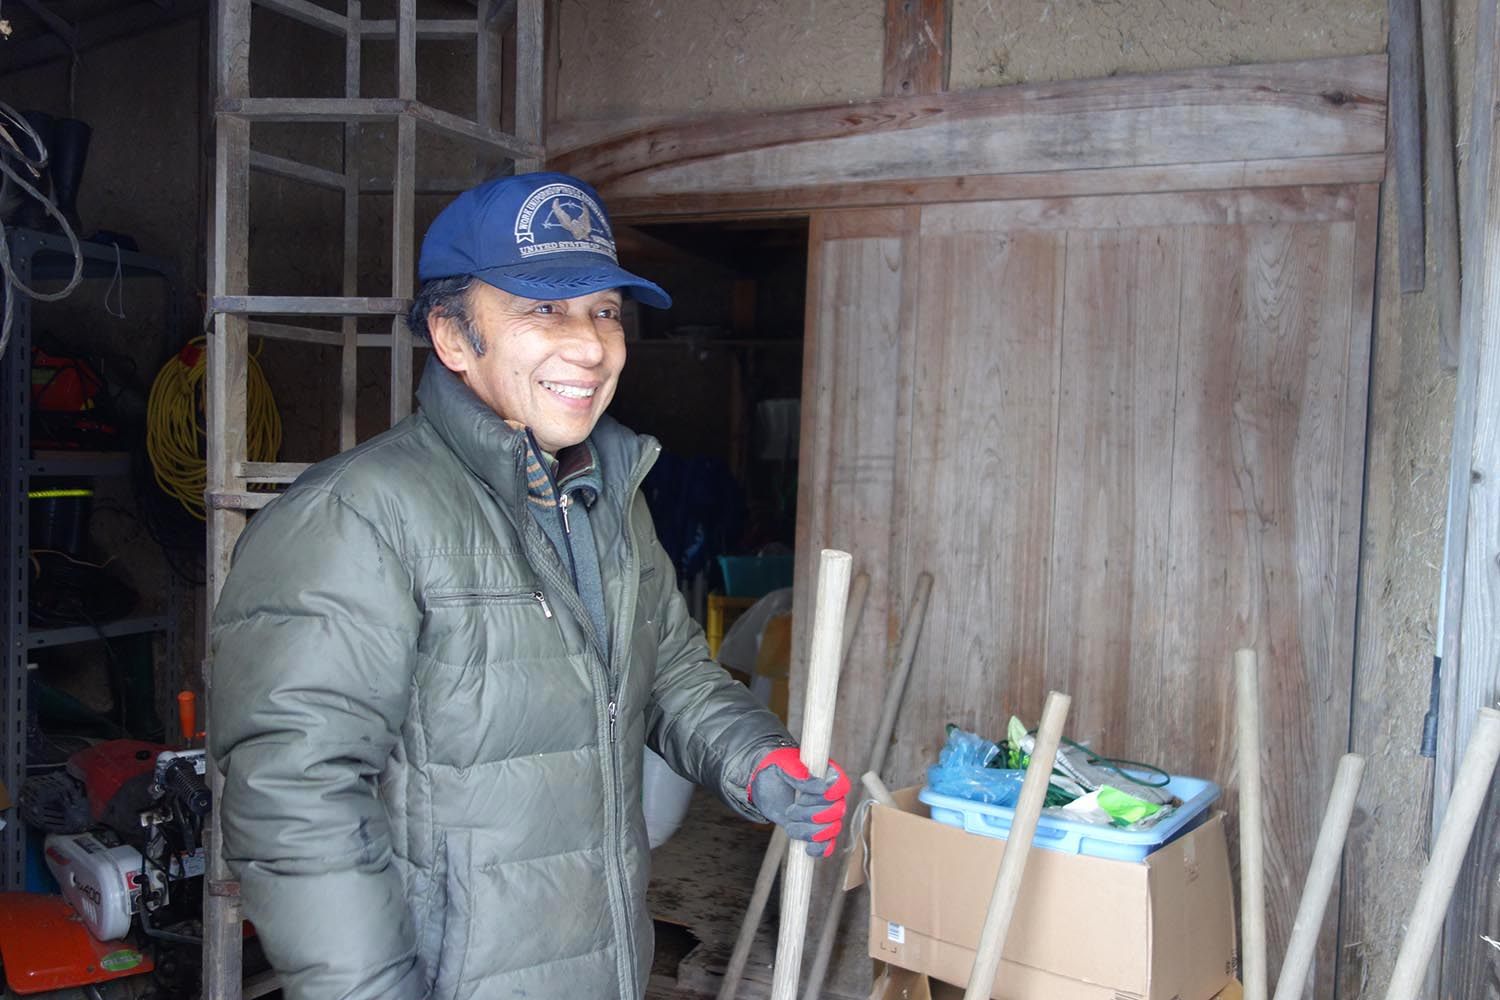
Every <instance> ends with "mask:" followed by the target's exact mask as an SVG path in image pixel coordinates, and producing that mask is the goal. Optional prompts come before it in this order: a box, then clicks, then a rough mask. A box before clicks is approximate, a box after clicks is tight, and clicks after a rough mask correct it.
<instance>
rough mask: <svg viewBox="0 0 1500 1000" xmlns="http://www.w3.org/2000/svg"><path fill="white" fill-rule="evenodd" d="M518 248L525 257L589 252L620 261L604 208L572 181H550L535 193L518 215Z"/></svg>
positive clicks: (522, 256)
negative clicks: (560, 182)
mask: <svg viewBox="0 0 1500 1000" xmlns="http://www.w3.org/2000/svg"><path fill="white" fill-rule="evenodd" d="M516 247H517V249H518V250H519V251H520V253H521V258H522V259H523V260H529V259H532V258H535V257H539V256H541V255H543V254H549V253H578V252H579V251H586V252H588V253H599V254H603V255H604V256H606V257H608V258H609V259H610V260H611V261H617V259H616V257H615V240H614V235H613V234H612V233H611V232H610V231H609V222H608V220H606V219H605V217H604V209H602V208H600V207H599V203H598V202H596V201H595V200H594V199H593V198H590V197H589V196H588V195H586V194H584V193H583V192H582V191H581V190H579V189H578V188H576V187H574V186H573V185H572V184H548V185H546V186H545V187H540V188H538V189H537V190H535V191H533V192H532V193H531V196H530V197H529V198H527V199H526V202H525V204H523V205H522V206H521V211H520V212H518V213H517V214H516Z"/></svg>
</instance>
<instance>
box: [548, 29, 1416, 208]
mask: <svg viewBox="0 0 1500 1000" xmlns="http://www.w3.org/2000/svg"><path fill="white" fill-rule="evenodd" d="M1385 88H1386V64H1385V58H1384V56H1380V55H1374V56H1351V57H1345V58H1338V59H1322V60H1314V61H1309V62H1299V63H1280V64H1275V65H1258V66H1231V67H1222V68H1217V69H1203V70H1185V71H1181V72H1175V73H1165V74H1160V75H1157V76H1149V77H1134V78H1130V77H1111V78H1108V79H1103V80H1088V81H1070V82H1065V83H1057V84H1038V85H1025V86H1015V87H997V88H993V89H988V90H978V91H967V92H963V93H956V94H934V95H927V96H921V97H910V98H888V99H884V100H879V101H872V102H868V103H865V104H856V105H835V106H829V107H820V108H803V109H796V110H791V111H782V112H768V113H755V114H741V115H732V116H728V117H723V116H719V117H694V118H688V119H679V120H677V121H675V122H665V123H663V122H657V123H653V124H649V125H646V126H643V127H639V128H632V127H629V126H626V127H625V129H624V130H622V131H621V132H618V133H616V134H613V135H609V136H607V137H604V138H601V139H599V141H597V142H594V143H592V144H590V145H588V146H585V147H584V148H581V149H580V148H573V149H568V150H564V151H561V152H560V153H559V154H558V155H555V156H553V157H552V158H551V161H550V162H551V165H552V166H553V167H555V168H557V169H560V170H564V171H566V172H569V173H573V174H577V175H578V176H581V177H583V178H585V179H587V180H589V181H590V182H592V183H593V184H595V186H597V187H598V188H599V189H600V190H601V192H603V194H604V195H605V197H607V198H608V199H609V202H610V205H611V208H613V207H614V206H615V205H616V203H617V201H618V200H619V199H621V198H648V197H655V196H671V197H674V198H692V197H699V196H712V197H719V196H723V195H725V194H734V195H736V196H740V195H746V194H751V193H756V194H761V195H764V196H770V193H772V192H778V191H782V190H785V189H789V188H790V189H809V188H827V189H828V191H829V194H830V195H832V196H836V194H837V191H838V189H840V188H842V187H845V186H847V185H849V184H850V183H854V184H881V183H891V182H912V181H926V180H934V179H952V178H965V177H967V178H979V177H995V176H1006V175H1016V174H1038V175H1040V174H1058V173H1065V172H1078V171H1102V170H1124V169H1131V170H1146V171H1158V172H1162V173H1175V172H1178V171H1194V170H1203V169H1208V170H1215V169H1219V168H1218V167H1216V165H1221V164H1225V163H1230V164H1255V163H1263V162H1268V161H1269V162H1278V163H1285V162H1291V161H1297V160H1304V159H1312V160H1326V159H1327V158H1331V157H1346V156H1358V155H1364V154H1383V153H1384V149H1385ZM574 135H575V136H577V135H578V133H577V132H574ZM933 150H942V151H943V155H941V156H934V155H933ZM1166 164H1170V165H1172V166H1164V165H1166ZM815 204H816V203H815Z"/></svg>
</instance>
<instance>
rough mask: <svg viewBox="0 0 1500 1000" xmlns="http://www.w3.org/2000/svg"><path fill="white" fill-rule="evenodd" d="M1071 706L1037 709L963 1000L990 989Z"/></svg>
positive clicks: (978, 998) (1057, 701)
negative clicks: (1039, 718) (1033, 736)
mask: <svg viewBox="0 0 1500 1000" xmlns="http://www.w3.org/2000/svg"><path fill="white" fill-rule="evenodd" d="M1072 702H1073V699H1072V698H1070V697H1068V696H1067V695H1065V694H1060V693H1058V692H1057V691H1053V692H1050V693H1049V694H1048V695H1047V703H1046V704H1045V705H1043V706H1042V722H1041V725H1040V726H1038V727H1037V734H1036V746H1035V747H1034V748H1033V749H1032V751H1031V763H1029V764H1027V765H1026V778H1025V780H1024V781H1022V782H1021V797H1020V799H1018V800H1017V802H1016V811H1015V815H1014V817H1013V818H1012V819H1011V824H1010V836H1009V837H1007V838H1006V840H1005V856H1004V857H1002V858H1001V859H1000V872H999V874H997V875H996V876H995V891H994V893H993V894H991V896H990V908H989V910H988V911H987V912H986V913H985V915H984V927H983V929H982V930H981V931H980V932H979V950H978V951H977V952H976V953H975V954H974V968H973V969H971V970H970V972H969V986H968V988H967V989H965V990H964V1000H988V998H989V995H990V991H991V989H992V987H993V986H994V983H995V970H996V969H998V968H1000V955H1001V953H1002V952H1003V951H1004V949H1005V936H1006V935H1007V934H1008V933H1009V932H1010V918H1011V916H1012V915H1013V914H1014V913H1015V909H1016V898H1017V897H1018V896H1019V895H1020V894H1021V877H1022V876H1023V875H1024V874H1025V873H1026V857H1027V855H1028V854H1029V853H1030V851H1031V840H1032V838H1033V837H1034V836H1035V835H1036V824H1037V820H1038V819H1040V818H1041V815H1042V803H1043V802H1044V801H1046V798H1047V785H1048V783H1049V782H1050V781H1051V780H1052V764H1053V762H1054V761H1055V760H1056V759H1057V745H1058V743H1059V742H1060V741H1061V740H1062V732H1063V723H1064V722H1065V721H1067V718H1068V707H1069V706H1070V705H1071V704H1072Z"/></svg>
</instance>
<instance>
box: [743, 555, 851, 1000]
mask: <svg viewBox="0 0 1500 1000" xmlns="http://www.w3.org/2000/svg"><path fill="white" fill-rule="evenodd" d="M869 593H870V575H869V574H868V573H860V574H859V575H858V576H856V577H855V578H854V583H853V585H852V586H851V587H850V588H849V610H848V613H846V614H845V616H844V641H843V645H842V646H841V647H840V649H839V661H840V662H841V663H842V662H844V661H847V660H848V659H849V650H850V649H851V648H852V647H853V645H854V636H855V635H856V633H858V631H859V623H860V621H861V620H862V619H863V618H864V613H865V600H866V598H867V597H868V596H869ZM786 848H787V836H786V832H785V831H784V830H782V829H781V828H780V827H777V828H776V832H774V833H773V834H771V842H770V843H769V844H767V845H766V853H765V856H764V857H762V858H761V859H760V871H759V872H757V873H756V876H755V888H754V889H752V890H751V892H750V905H749V906H748V907H747V908H746V910H745V917H744V919H743V920H741V921H740V933H739V936H738V937H736V938H735V940H734V951H732V952H731V953H730V955H729V964H728V965H727V966H725V967H724V978H723V980H722V981H721V982H720V983H719V993H718V997H717V1000H734V997H735V994H736V993H738V992H739V988H740V980H741V979H742V978H743V977H744V975H745V963H746V962H748V961H749V960H750V947H751V946H752V945H753V944H754V943H755V932H756V930H757V929H759V927H760V918H761V917H762V916H763V915H764V914H765V912H766V903H767V902H769V901H770V898H771V886H772V885H773V884H774V883H775V881H776V871H777V869H778V868H780V867H781V863H782V862H783V861H785V860H786Z"/></svg>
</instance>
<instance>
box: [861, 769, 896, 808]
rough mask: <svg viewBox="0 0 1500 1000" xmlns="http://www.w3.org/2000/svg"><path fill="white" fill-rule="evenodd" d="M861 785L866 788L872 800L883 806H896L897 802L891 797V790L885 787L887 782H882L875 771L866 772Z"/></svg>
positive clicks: (862, 776)
mask: <svg viewBox="0 0 1500 1000" xmlns="http://www.w3.org/2000/svg"><path fill="white" fill-rule="evenodd" d="M859 783H860V784H862V785H864V786H865V791H866V792H868V793H869V794H870V798H872V799H874V800H875V801H876V802H877V803H879V804H880V805H883V806H895V804H896V800H895V799H894V798H892V797H891V790H890V789H889V788H887V787H885V782H883V781H881V780H880V775H878V774H876V773H875V772H874V771H866V772H865V773H864V774H862V775H861V776H860V779H859Z"/></svg>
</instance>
